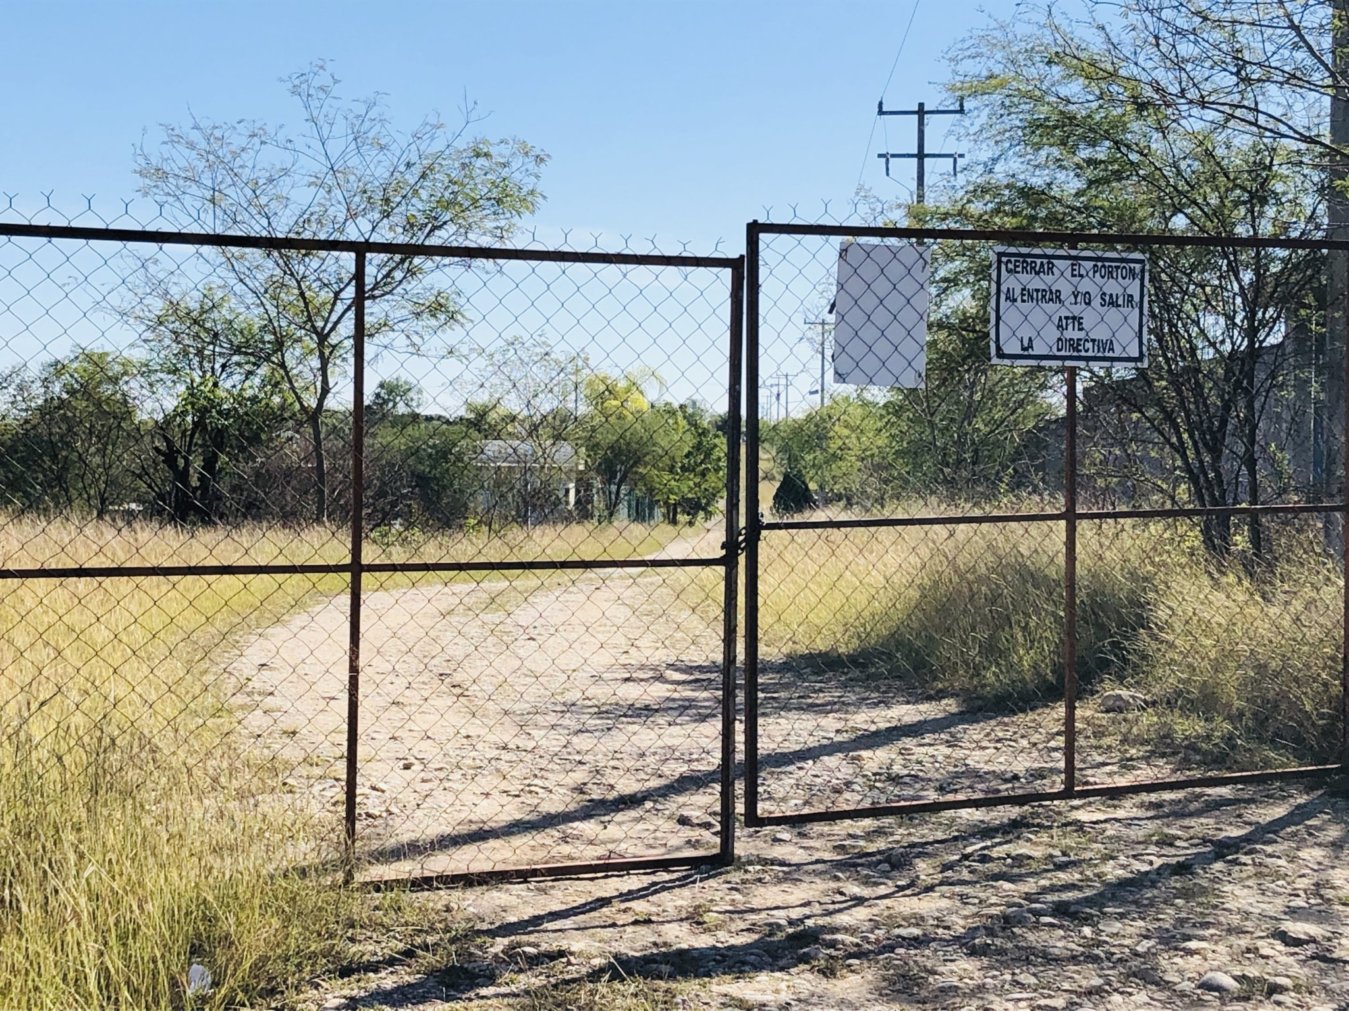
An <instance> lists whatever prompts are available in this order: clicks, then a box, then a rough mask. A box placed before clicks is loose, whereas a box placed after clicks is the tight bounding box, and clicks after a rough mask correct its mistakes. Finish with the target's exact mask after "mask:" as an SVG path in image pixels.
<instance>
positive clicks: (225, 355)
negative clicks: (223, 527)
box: [142, 287, 287, 523]
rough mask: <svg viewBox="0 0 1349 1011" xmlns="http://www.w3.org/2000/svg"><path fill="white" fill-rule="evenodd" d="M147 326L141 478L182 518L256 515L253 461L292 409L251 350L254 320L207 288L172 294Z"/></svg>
mask: <svg viewBox="0 0 1349 1011" xmlns="http://www.w3.org/2000/svg"><path fill="white" fill-rule="evenodd" d="M144 327H145V332H144V336H143V339H142V340H143V343H144V345H145V348H146V353H147V358H146V362H145V368H144V375H145V379H146V382H147V384H148V385H149V388H150V391H151V393H150V399H151V401H152V402H154V403H155V404H156V408H155V409H152V410H151V412H150V417H149V418H148V419H147V423H148V425H149V428H150V432H151V439H152V443H153V451H152V453H151V454H150V455H149V456H147V458H146V464H147V466H146V468H145V470H144V472H143V476H144V480H145V483H146V485H147V487H148V488H149V489H150V491H151V494H153V495H154V496H155V498H156V500H157V502H158V505H159V507H160V509H161V510H162V511H163V512H165V513H166V514H167V515H168V516H169V517H171V518H172V519H173V520H175V521H176V522H179V523H193V522H204V523H213V522H219V521H220V520H222V519H225V518H227V516H228V515H229V514H233V515H236V516H237V515H238V514H239V513H240V512H245V513H247V512H253V511H255V509H256V508H257V507H258V506H259V505H260V504H259V503H255V502H251V501H250V498H251V496H250V490H249V488H248V485H249V474H248V465H249V462H250V459H251V457H253V456H254V455H256V453H257V452H258V451H259V450H260V449H261V448H262V446H263V445H264V444H265V442H266V441H267V440H268V439H269V438H270V437H272V436H274V435H275V433H276V432H277V430H278V429H279V428H280V427H281V425H282V424H283V422H284V420H285V417H286V413H287V412H286V404H285V391H284V389H283V388H282V386H281V384H280V382H279V381H278V379H277V377H276V375H275V374H274V373H273V372H272V370H270V369H269V368H268V367H267V366H266V365H264V364H263V363H262V360H261V357H262V356H260V355H259V354H257V353H255V351H254V350H253V346H254V345H255V344H256V342H257V341H258V339H259V336H258V328H257V325H256V323H255V321H253V320H252V319H249V318H248V317H246V316H244V315H243V314H241V313H240V312H238V311H237V310H236V309H235V308H234V307H233V305H232V303H231V301H230V299H229V296H228V295H227V294H225V293H223V292H220V291H217V290H214V289H212V288H209V287H208V288H205V289H203V290H202V291H200V292H198V293H196V294H195V295H194V296H190V297H188V298H183V299H178V298H169V299H166V300H165V301H164V302H163V303H162V304H161V305H160V306H159V307H158V309H157V310H156V311H155V312H154V314H153V315H152V316H151V317H150V318H149V319H147V320H145V321H144ZM149 464H154V466H149ZM231 498H232V499H233V501H232V502H228V501H227V499H231Z"/></svg>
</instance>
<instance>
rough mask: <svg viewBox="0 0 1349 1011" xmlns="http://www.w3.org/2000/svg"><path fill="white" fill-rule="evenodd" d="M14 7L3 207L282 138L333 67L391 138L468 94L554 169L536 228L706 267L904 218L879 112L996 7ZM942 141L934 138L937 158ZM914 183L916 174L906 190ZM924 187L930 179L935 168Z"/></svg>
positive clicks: (932, 82) (914, 92)
mask: <svg viewBox="0 0 1349 1011" xmlns="http://www.w3.org/2000/svg"><path fill="white" fill-rule="evenodd" d="M914 6H915V5H914V3H913V0H889V2H861V0H857V2H835V3H830V2H820V0H814V2H810V3H805V2H798V0H776V2H760V0H750V2H727V0H721V2H714V0H682V2H678V3H675V2H655V0H627V2H617V0H552V2H545V0H513V2H512V0H498V2H494V3H485V2H455V3H430V2H422V3H399V2H392V0H391V2H383V3H378V4H376V3H369V2H364V3H352V2H346V0H337V2H325V3H321V4H320V3H312V2H303V0H295V2H289V3H276V2H272V3H262V2H255V0H236V2H233V3H228V4H226V3H220V2H211V0H207V2H192V3H190V2H186V0H178V2H172V3H170V2H163V0H123V2H118V3H106V2H99V3H95V2H83V3H74V2H63V0H46V2H41V3H39V2H35V0H33V2H27V3H14V4H11V5H9V6H8V9H7V11H6V29H7V30H6V36H7V38H8V40H9V42H10V45H9V46H8V47H7V58H6V60H5V61H4V63H3V66H0V86H3V89H4V92H3V93H4V94H6V95H8V96H10V101H9V102H8V103H6V105H7V109H6V115H5V117H4V122H3V133H0V155H3V157H2V158H0V165H3V169H2V170H0V189H3V190H4V192H6V193H16V192H17V193H19V194H21V195H23V196H24V198H25V202H26V200H27V198H31V197H35V196H36V195H37V194H38V193H39V192H45V191H48V190H54V191H55V192H56V195H57V199H58V201H60V202H65V201H66V200H67V199H71V200H73V199H75V198H77V197H78V196H79V195H80V194H90V193H92V194H96V195H97V196H98V197H99V198H100V202H101V201H102V200H107V201H108V202H113V201H115V200H116V199H118V198H122V197H128V196H131V195H133V193H134V189H135V179H134V177H133V175H132V173H131V162H132V157H131V152H132V147H133V145H134V144H135V142H136V141H137V140H138V139H139V138H140V137H141V135H142V131H143V130H148V131H149V136H150V137H151V138H152V139H153V138H154V137H155V136H156V135H157V124H159V123H162V122H166V121H171V122H180V121H182V120H183V119H184V118H185V116H186V113H187V109H188V107H189V105H190V106H191V108H192V109H193V110H194V111H195V112H196V113H197V114H198V115H201V116H203V117H206V118H215V119H234V118H242V117H246V118H256V119H262V120H267V121H272V122H276V121H282V122H285V121H288V120H289V121H293V120H294V118H295V117H294V111H293V109H292V108H291V106H290V105H289V104H288V103H289V98H288V96H287V95H286V94H285V93H284V90H283V89H282V87H281V86H280V85H279V84H278V83H277V78H279V77H280V76H281V75H282V74H285V73H287V72H290V71H293V70H297V69H300V68H301V67H303V66H304V65H306V64H307V63H308V62H310V61H311V60H313V59H316V58H324V59H327V60H329V61H331V64H332V66H333V67H334V69H335V70H336V71H337V73H338V75H339V76H340V77H341V78H342V79H343V82H344V88H345V90H346V92H347V93H348V94H349V95H365V94H369V93H371V92H374V91H382V92H385V93H387V95H388V100H389V106H390V109H391V110H392V112H393V114H394V116H395V117H396V118H398V119H401V120H403V121H406V122H409V123H411V122H414V121H416V120H417V119H419V118H420V117H421V115H422V114H424V113H426V112H428V111H430V110H433V109H434V110H439V111H440V112H441V114H442V115H443V116H445V117H447V118H448V119H454V118H456V116H457V113H456V110H457V109H458V107H459V106H460V105H461V104H462V102H463V98H464V96H465V95H467V96H468V98H469V99H470V100H471V101H476V102H477V103H478V106H479V109H480V110H481V111H485V112H488V113H490V117H489V118H488V119H487V121H486V122H485V123H484V124H482V127H481V129H482V130H483V131H485V132H487V133H490V134H493V135H518V136H520V137H523V138H525V139H526V140H529V141H531V142H532V143H534V144H536V145H538V146H540V147H542V148H544V149H545V150H546V151H548V152H549V153H550V154H551V156H552V162H551V163H550V165H549V166H548V168H547V169H546V172H545V175H544V179H543V185H544V190H545V192H546V194H547V197H548V202H547V204H546V205H545V206H544V208H543V210H542V211H541V213H540V214H539V216H538V220H539V222H540V223H542V224H544V225H546V226H550V227H572V228H579V229H582V230H599V231H603V232H605V233H633V234H637V235H652V234H658V235H660V236H662V237H667V238H668V239H670V240H674V239H690V240H693V241H694V242H696V243H698V244H702V243H705V242H708V241H712V240H715V239H716V238H718V237H724V238H725V239H727V241H728V242H731V243H733V244H734V245H736V246H738V245H739V244H740V242H741V238H740V237H741V233H742V227H741V226H742V225H743V222H744V221H745V220H747V219H748V218H750V217H755V216H762V215H763V213H764V209H765V207H766V206H771V207H773V208H774V213H775V214H777V213H779V212H780V211H782V210H783V209H785V208H786V206H787V205H788V204H789V203H791V202H800V204H801V206H802V207H803V208H805V207H807V206H815V205H818V202H819V201H820V200H821V199H825V198H832V199H835V200H845V199H846V198H847V197H849V196H850V195H851V193H852V191H853V189H854V188H855V186H856V184H857V181H858V178H859V174H860V175H861V177H862V180H863V182H865V183H868V184H870V185H872V186H873V187H874V188H876V189H877V190H878V191H880V192H884V193H893V194H895V195H899V194H900V193H902V192H903V191H902V190H901V189H900V187H899V186H898V185H896V184H895V183H893V182H890V181H888V180H886V179H885V177H884V174H883V171H882V168H881V164H880V162H879V161H878V160H877V159H875V158H874V157H864V156H865V155H867V154H868V152H867V141H868V135H869V134H870V133H871V131H872V127H873V125H876V126H877V127H878V128H877V129H876V131H875V136H874V138H873V142H872V145H871V151H870V154H872V155H874V153H875V151H877V150H880V145H881V143H882V140H883V137H884V134H885V131H886V130H888V132H889V137H890V140H891V143H892V144H895V145H902V148H904V149H907V148H910V147H911V145H912V143H913V138H912V120H910V119H893V118H892V119H887V120H885V121H882V122H881V123H879V124H876V117H875V115H874V113H875V106H876V101H877V99H878V98H881V97H884V98H885V100H886V103H887V105H888V106H912V104H913V103H914V102H916V101H918V100H924V99H925V100H927V101H928V102H934V101H936V100H938V99H939V97H940V88H939V83H940V82H941V81H942V80H944V79H945V77H946V76H947V72H946V68H945V66H944V63H943V60H942V54H943V52H944V51H945V50H946V49H947V47H949V46H950V45H951V44H952V43H954V42H955V41H957V40H958V39H959V38H960V36H961V35H963V34H964V33H966V32H968V31H969V30H970V29H971V28H973V27H975V26H977V25H980V24H984V23H986V22H987V15H986V14H984V13H982V12H981V9H982V10H987V11H989V12H992V13H1008V12H1010V10H1011V8H1012V6H1013V4H1012V3H1011V0H985V2H983V3H976V2H974V0H920V2H919V3H918V4H917V13H916V15H914V16H913V25H912V29H911V31H910V33H909V37H908V40H907V42H906V43H905V46H904V50H903V53H902V55H901V57H900V60H899V62H898V64H897V65H896V66H895V72H894V76H893V79H892V80H891V81H890V84H889V86H888V88H887V89H886V91H885V94H884V96H882V94H881V89H882V87H883V86H884V85H885V82H886V78H887V74H888V73H889V72H890V68H891V66H892V64H894V61H895V56H896V53H897V52H898V48H899V44H900V40H901V38H902V37H903V36H904V33H905V28H906V26H907V25H908V23H909V20H910V16H911V15H913V12H914ZM945 126H946V122H945V121H943V120H934V121H933V134H932V141H933V143H934V144H940V143H941V135H942V133H943V131H944V129H945ZM904 171H905V172H907V173H911V171H912V169H911V166H908V167H906V168H905V170H904ZM933 171H934V173H935V172H938V171H939V170H938V169H937V168H936V166H935V164H934V165H933Z"/></svg>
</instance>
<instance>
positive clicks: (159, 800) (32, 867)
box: [0, 518, 668, 1011]
mask: <svg viewBox="0 0 1349 1011" xmlns="http://www.w3.org/2000/svg"><path fill="white" fill-rule="evenodd" d="M666 539H668V535H663V534H651V533H650V532H648V531H645V530H621V529H615V528H593V527H588V528H586V527H574V528H562V529H557V528H545V529H536V530H533V531H523V532H521V531H516V532H511V533H508V534H507V535H505V536H502V537H497V538H494V539H492V540H490V541H489V540H487V539H486V538H485V537H483V536H474V537H453V538H442V539H438V540H432V541H428V540H426V539H420V538H419V540H418V541H417V542H416V543H415V544H411V543H397V542H395V543H388V542H386V543H383V544H372V545H370V546H369V549H368V552H367V554H368V556H369V557H372V558H375V559H386V558H399V557H409V556H411V555H413V554H416V555H418V556H419V557H434V558H437V559H444V558H456V559H470V558H482V557H490V558H503V557H514V558H540V557H570V556H573V555H578V554H586V555H600V554H609V555H621V554H629V555H630V554H633V553H643V552H645V551H649V550H653V549H654V548H655V547H658V546H659V545H660V543H661V542H662V541H663V540H666ZM345 551H346V542H345V537H344V536H343V534H342V533H341V532H334V531H329V530H322V529H307V530H287V529H278V528H243V529H240V528H235V529H232V530H215V531H205V532H199V533H195V534H192V533H186V532H182V531H176V530H170V529H162V528H154V527H149V526H132V527H129V528H125V529H118V528H115V527H111V526H108V525H104V524H93V523H83V524H81V523H74V522H68V521H59V520H58V521H46V522H44V521H38V520H32V519H14V518H11V519H7V520H5V521H4V522H3V523H2V524H0V558H2V559H3V562H2V563H0V564H4V565H5V566H7V567H18V566H27V565H34V564H39V563H47V564H55V565H94V564H100V565H101V564H117V563H134V564H190V563H207V562H247V561H265V562H277V561H287V562H312V561H331V562H340V561H342V560H343V559H344V558H345ZM411 578H412V577H389V578H387V579H385V580H384V581H383V585H386V586H393V585H398V584H399V583H404V584H406V583H407V582H409V581H410V580H411ZM417 578H419V579H421V580H425V579H428V578H432V577H427V576H421V577H417ZM344 587H345V579H344V577H342V576H285V577H275V576H260V577H259V576H255V577H236V576H229V577H174V578H162V577H150V578H134V579H132V578H122V577H118V578H110V579H85V578H80V579H67V580H59V581H56V580H32V581H22V582H8V583H7V584H6V592H5V594H4V595H3V597H0V1007H3V1008H10V1007H15V1008H19V1007H22V1008H32V1009H52V1011H56V1009H61V1011H66V1009H83V1008H91V1009H92V1008H98V1009H105V1008H125V1009H159V1008H163V1009H170V1008H183V1007H188V1006H190V1007H201V1008H225V1007H236V1006H240V1005H252V1004H256V1003H258V1002H260V1001H263V1000H268V1001H271V1000H275V999H276V998H277V996H278V995H279V994H283V993H284V992H285V991H286V990H287V989H289V988H291V987H294V986H297V985H300V984H303V983H304V981H306V980H307V979H309V978H311V977H312V975H313V974H314V973H316V972H319V971H321V970H322V969H323V968H324V967H325V966H330V965H332V963H333V962H334V961H335V960H336V959H338V958H340V957H341V954H342V951H343V950H344V943H345V938H346V936H347V935H348V933H349V931H350V930H351V928H352V925H353V924H356V923H359V922H360V919H361V916H362V907H361V905H360V901H359V900H358V897H357V896H356V895H355V894H354V893H351V892H349V891H346V890H344V889H343V888H342V887H341V884H340V880H339V879H338V877H336V876H335V874H329V873H323V872H313V871H312V870H311V871H308V872H306V871H302V870H300V869H299V868H314V867H325V866H327V867H336V866H337V864H338V858H339V857H340V852H339V850H338V844H339V842H340V831H339V826H338V825H336V824H335V823H334V822H333V820H332V818H333V816H331V815H326V814H320V813H316V812H315V811H314V810H311V809H309V808H308V807H307V806H306V805H303V804H298V805H297V804H296V803H295V802H294V799H293V798H289V797H288V795H287V793H286V792H285V791H284V790H283V789H282V783H281V781H282V779H283V778H284V777H285V775H286V773H287V770H286V769H284V768H281V767H279V766H278V764H277V761H278V760H277V759H275V758H274V757H267V756H268V755H271V754H272V752H270V751H269V752H267V754H266V755H264V754H261V753H259V752H256V751H250V750H249V749H248V748H247V747H246V746H245V744H244V738H243V735H241V734H240V733H239V732H238V730H239V718H240V715H241V714H240V713H239V711H238V710H237V709H235V708H234V706H233V704H232V702H231V700H230V698H229V695H228V692H229V687H228V686H227V685H226V684H225V679H224V677H223V667H224V663H225V660H226V658H227V655H228V653H229V649H230V645H231V643H232V642H233V641H234V640H235V639H237V638H238V637H239V636H241V635H242V634H245V633H246V632H247V631H249V630H250V629H253V628H256V627H259V626H262V625H265V624H267V623H270V622H272V621H274V620H276V619H277V618H278V617H280V616H281V615H283V614H285V613H287V612H289V611H293V610H295V609H296V608H298V607H300V606H301V605H303V604H304V603H305V602H306V601H307V600H309V599H311V598H312V597H314V596H316V595H323V594H329V593H336V592H340V591H341V590H343V589H344ZM193 962H199V963H201V964H203V965H205V966H206V967H207V968H208V969H209V970H210V972H211V974H212V976H213V981H214V986H213V988H212V990H211V991H210V992H209V993H204V994H197V995H194V996H192V997H190V998H189V997H188V996H187V994H186V985H187V972H188V968H189V966H190V965H191V964H192V963H193Z"/></svg>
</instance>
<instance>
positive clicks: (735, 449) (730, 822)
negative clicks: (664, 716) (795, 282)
mask: <svg viewBox="0 0 1349 1011" xmlns="http://www.w3.org/2000/svg"><path fill="white" fill-rule="evenodd" d="M744 296H745V258H744V257H743V256H741V257H740V261H739V262H738V263H737V264H736V265H735V266H734V267H732V268H731V318H730V323H731V326H730V341H731V343H730V351H729V361H728V368H727V372H728V375H729V381H728V388H727V391H726V392H727V396H726V542H725V544H724V545H723V549H724V550H725V552H726V582H725V587H724V590H723V594H722V608H723V610H724V611H725V615H724V620H723V626H722V659H721V663H722V671H721V854H720V856H721V859H722V861H723V862H724V863H725V864H728V865H729V864H730V863H731V861H733V860H734V859H735V657H736V648H735V626H736V603H737V601H736V597H737V595H738V591H739V588H740V587H739V581H740V389H741V387H740V369H741V366H742V351H743V347H744V337H745V331H744V308H745V302H744Z"/></svg>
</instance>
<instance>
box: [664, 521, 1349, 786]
mask: <svg viewBox="0 0 1349 1011" xmlns="http://www.w3.org/2000/svg"><path fill="white" fill-rule="evenodd" d="M930 508H931V507H930V504H917V503H913V504H910V505H909V506H908V508H907V512H910V513H917V512H918V511H919V510H920V509H921V510H923V511H929V510H930ZM1271 533H1272V534H1274V535H1276V537H1275V539H1276V541H1277V547H1278V555H1279V557H1280V558H1281V562H1280V564H1278V565H1277V566H1275V567H1274V568H1272V569H1270V570H1268V571H1266V572H1264V573H1262V574H1261V575H1260V576H1258V577H1256V578H1252V577H1251V576H1249V575H1247V574H1246V573H1245V572H1244V571H1243V569H1242V567H1241V565H1240V564H1239V562H1238V560H1236V559H1234V560H1233V561H1231V562H1230V563H1228V564H1225V565H1215V564H1214V563H1213V561H1212V559H1210V558H1208V557H1207V556H1206V555H1205V554H1204V552H1203V550H1202V548H1201V545H1200V543H1199V538H1198V535H1197V531H1196V529H1195V527H1194V525H1193V524H1192V523H1190V522H1188V521H1146V522H1144V521H1110V522H1092V523H1083V524H1081V526H1080V527H1079V535H1078V559H1079V561H1078V607H1079V616H1078V639H1079V650H1078V666H1079V674H1080V678H1081V683H1082V686H1083V692H1084V694H1086V695H1087V696H1088V697H1089V696H1090V694H1091V693H1093V692H1095V691H1099V690H1102V689H1104V688H1107V687H1115V686H1123V687H1131V688H1135V689H1138V690H1140V691H1142V692H1143V693H1144V694H1146V695H1147V696H1148V697H1149V698H1150V699H1152V701H1153V705H1152V707H1151V709H1150V711H1149V713H1148V714H1147V716H1146V719H1145V720H1144V723H1145V725H1146V732H1147V733H1148V734H1150V735H1151V740H1152V741H1153V743H1154V744H1156V745H1157V746H1158V747H1162V748H1168V749H1180V750H1183V751H1185V752H1187V753H1188V754H1189V756H1190V757H1191V758H1194V759H1196V760H1199V761H1202V762H1205V763H1209V764H1213V765H1219V766H1232V767H1237V766H1251V765H1260V764H1268V763H1272V762H1286V761H1333V760H1335V758H1336V756H1337V749H1338V744H1339V722H1338V721H1339V716H1338V713H1339V704H1340V703H1339V674H1338V672H1339V652H1340V648H1341V646H1340V642H1341V602H1342V599H1343V598H1342V595H1343V581H1342V579H1341V576H1340V573H1339V570H1338V567H1337V566H1336V565H1335V564H1334V563H1333V561H1331V560H1328V559H1327V558H1325V557H1324V556H1322V555H1321V553H1320V552H1319V550H1318V549H1317V548H1316V545H1317V544H1318V543H1319V541H1318V537H1319V527H1318V526H1317V524H1316V523H1310V524H1305V523H1304V524H1301V525H1299V524H1296V523H1290V524H1287V525H1285V526H1283V527H1279V528H1277V529H1275V530H1273V531H1271ZM1238 548H1239V549H1240V545H1238ZM760 558H761V577H760V596H759V612H760V641H761V643H762V650H763V654H764V655H765V656H767V657H770V658H771V657H774V656H778V657H792V658H796V659H797V660H798V661H799V662H815V663H821V664H826V665H829V666H834V667H849V668H851V669H853V670H856V671H858V672H859V673H861V674H863V675H864V676H868V677H898V678H902V679H904V680H905V681H906V682H907V683H909V684H911V685H913V686H915V687H917V688H919V689H921V690H927V691H932V692H937V693H949V694H954V695H958V696H960V697H961V698H962V699H964V700H965V701H966V702H967V703H968V704H973V705H980V706H993V707H999V708H1006V707H1019V706H1033V705H1039V704H1044V703H1048V702H1052V701H1054V700H1057V699H1060V698H1062V687H1061V685H1062V670H1063V668H1062V642H1063V640H1062V635H1063V632H1062V627H1063V625H1062V622H1063V585H1062V580H1063V526H1062V524H1061V523H1058V522H1047V523H1007V524H999V525H988V526H954V525H946V526H934V527H910V528H889V529H885V528H869V529H855V530H847V531H844V530H825V531H813V530H800V531H769V532H767V533H765V534H764V536H763V539H762V541H761V544H760ZM710 578H711V577H710V576H708V575H703V576H699V577H696V579H697V580H698V582H697V584H696V589H695V588H692V587H691V588H690V593H689V599H690V601H691V602H694V603H695V604H697V605H699V606H702V607H704V608H706V607H707V602H708V601H710V600H712V599H713V597H712V594H711V590H712V585H711V581H710ZM1135 743H1137V742H1135Z"/></svg>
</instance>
